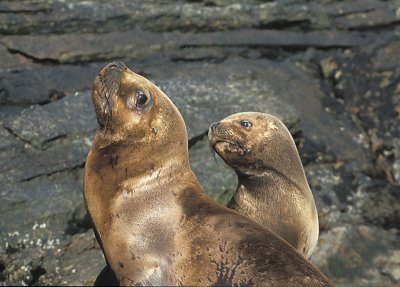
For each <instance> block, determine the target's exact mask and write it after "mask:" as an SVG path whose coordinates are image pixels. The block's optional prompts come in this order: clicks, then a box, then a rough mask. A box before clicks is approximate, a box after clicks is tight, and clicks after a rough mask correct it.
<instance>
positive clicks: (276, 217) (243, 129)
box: [208, 112, 319, 258]
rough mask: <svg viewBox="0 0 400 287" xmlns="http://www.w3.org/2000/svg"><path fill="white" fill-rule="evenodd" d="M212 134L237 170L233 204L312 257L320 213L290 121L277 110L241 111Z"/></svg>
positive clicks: (212, 141)
mask: <svg viewBox="0 0 400 287" xmlns="http://www.w3.org/2000/svg"><path fill="white" fill-rule="evenodd" d="M208 138H209V141H210V144H211V146H212V147H213V149H214V150H215V151H216V152H217V154H218V155H219V156H220V157H221V158H222V159H223V160H224V161H225V162H226V163H227V164H228V165H229V166H231V167H232V168H233V169H234V170H235V172H236V174H237V176H238V187H237V189H236V192H235V194H234V195H233V197H232V199H231V201H230V202H229V204H228V207H229V208H232V209H234V210H236V211H237V212H239V213H240V214H243V215H246V216H247V217H249V218H251V219H253V220H255V221H256V222H258V223H260V224H261V225H263V226H265V227H267V228H268V229H269V230H271V231H273V232H275V233H276V234H278V235H279V236H281V237H282V238H283V239H285V240H286V241H287V242H289V243H290V244H291V245H292V246H293V247H295V248H296V249H297V251H298V252H300V253H301V254H303V255H304V256H305V257H306V258H310V256H311V255H312V253H313V251H314V248H315V247H316V245H317V240H318V233H319V226H318V214H317V209H316V207H315V202H314V197H313V195H312V192H311V190H310V187H309V185H308V182H307V179H306V176H305V173H304V169H303V165H302V163H301V160H300V156H299V153H298V151H297V149H296V145H295V143H294V141H293V138H292V136H291V134H290V132H289V131H288V129H287V128H286V127H285V125H284V124H283V123H282V122H281V121H280V120H279V119H278V118H276V117H274V116H272V115H268V114H264V113H254V112H247V113H239V114H234V115H231V116H229V117H227V118H225V119H223V120H222V121H220V122H217V123H214V124H212V125H211V127H210V129H209V133H208Z"/></svg>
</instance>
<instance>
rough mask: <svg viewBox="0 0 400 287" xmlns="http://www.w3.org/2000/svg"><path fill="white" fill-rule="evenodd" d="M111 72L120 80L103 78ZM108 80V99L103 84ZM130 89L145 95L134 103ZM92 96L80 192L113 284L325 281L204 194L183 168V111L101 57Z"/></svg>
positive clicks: (289, 251)
mask: <svg viewBox="0 0 400 287" xmlns="http://www.w3.org/2000/svg"><path fill="white" fill-rule="evenodd" d="M115 70H117V71H119V73H120V77H116V76H115V77H114V76H112V77H111V78H113V79H115V80H114V81H111V82H109V83H105V81H106V79H109V78H110V76H109V75H110V73H114V72H115ZM115 85H116V86H118V89H116V91H115V92H113V93H112V94H110V95H109V99H108V102H110V104H108V103H107V101H106V99H105V92H104V91H105V90H112V89H109V88H107V86H115ZM104 86H106V88H104ZM100 87H103V88H102V89H99V88H100ZM139 90H141V91H143V92H144V93H146V94H147V95H148V96H149V97H150V98H151V103H150V104H149V106H147V105H146V106H144V107H142V108H141V109H140V108H138V107H137V106H136V105H135V101H136V94H137V92H138V91H139ZM93 101H94V103H95V109H96V114H97V117H98V120H99V122H100V129H99V131H98V132H97V134H96V136H95V139H94V141H93V145H92V148H91V150H90V152H89V155H88V158H87V162H86V166H85V183H84V196H85V202H86V207H87V210H88V212H89V214H90V216H91V218H92V221H93V223H94V226H95V230H96V233H97V238H98V239H99V241H100V244H101V246H102V249H103V252H104V254H105V257H106V259H107V262H108V263H109V265H110V266H111V268H112V270H113V271H114V273H115V275H116V278H117V280H118V283H119V284H121V285H191V286H199V285H207V286H210V285H256V286H262V285H268V286H329V285H330V284H331V283H329V280H328V279H327V278H326V277H325V276H324V275H323V274H322V273H321V272H320V271H318V270H317V269H316V268H315V267H314V266H313V265H312V264H311V263H310V262H308V261H307V260H305V259H304V258H303V257H302V256H301V255H299V254H298V253H297V252H296V251H295V249H294V248H292V247H291V246H290V245H289V244H287V243H286V242H285V241H284V240H281V239H280V238H279V237H278V236H276V235H275V234H274V233H272V232H270V231H268V230H266V229H265V228H264V227H262V226H261V225H259V224H257V223H255V222H252V221H251V220H249V219H248V218H246V217H244V216H242V215H239V214H238V213H236V212H235V211H233V210H230V209H228V208H226V207H224V206H222V205H219V204H217V203H215V202H213V201H212V200H210V199H209V198H208V197H207V195H206V194H205V193H204V192H203V190H202V188H201V187H200V185H199V183H198V181H197V179H196V177H195V176H194V174H193V172H192V170H191V169H190V166H189V160H188V146H187V132H186V127H185V124H184V122H183V119H182V116H181V115H180V113H179V112H178V110H177V109H176V107H175V106H174V105H173V103H172V102H171V101H170V100H169V99H168V97H167V96H166V95H165V94H164V93H163V92H161V91H160V90H159V89H158V88H157V87H156V86H155V85H153V84H152V83H151V82H150V81H148V80H147V79H145V78H143V77H141V76H139V75H137V74H135V73H133V72H132V71H130V70H129V69H127V68H126V67H125V66H123V64H120V63H113V64H110V65H108V66H106V67H105V68H104V69H103V70H102V71H101V72H100V75H99V76H98V77H97V78H96V80H95V82H94V85H93ZM108 106H110V109H108V110H110V111H111V112H109V111H108V113H107V115H105V114H104V111H105V109H104V107H108Z"/></svg>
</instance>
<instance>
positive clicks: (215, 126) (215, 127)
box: [210, 122, 221, 131]
mask: <svg viewBox="0 0 400 287" xmlns="http://www.w3.org/2000/svg"><path fill="white" fill-rule="evenodd" d="M220 125H221V124H220V122H216V123H213V124H211V126H210V128H211V130H212V131H215V130H216V129H217V128H218V127H219V126H220Z"/></svg>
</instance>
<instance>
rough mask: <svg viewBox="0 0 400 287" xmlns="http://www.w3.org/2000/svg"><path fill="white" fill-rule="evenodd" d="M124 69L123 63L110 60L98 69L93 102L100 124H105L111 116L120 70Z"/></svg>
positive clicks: (119, 79)
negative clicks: (110, 61)
mask: <svg viewBox="0 0 400 287" xmlns="http://www.w3.org/2000/svg"><path fill="white" fill-rule="evenodd" d="M124 69H126V66H125V65H124V64H123V63H121V62H112V63H110V64H108V65H107V66H105V67H104V68H103V69H102V70H101V71H100V73H99V74H98V76H97V77H96V79H95V81H94V84H93V91H94V93H93V102H94V104H95V110H96V115H97V120H98V122H99V124H100V126H105V125H107V122H108V121H109V119H110V118H111V117H112V108H113V103H114V98H115V97H116V95H117V94H118V90H119V86H120V82H121V72H122V71H123V70H124Z"/></svg>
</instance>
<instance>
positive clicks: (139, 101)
mask: <svg viewBox="0 0 400 287" xmlns="http://www.w3.org/2000/svg"><path fill="white" fill-rule="evenodd" d="M148 99H149V97H148V96H147V95H146V94H145V93H144V92H142V91H139V92H137V93H136V106H137V107H138V108H143V106H144V105H145V104H146V103H147V100H148Z"/></svg>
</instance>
